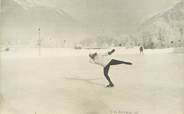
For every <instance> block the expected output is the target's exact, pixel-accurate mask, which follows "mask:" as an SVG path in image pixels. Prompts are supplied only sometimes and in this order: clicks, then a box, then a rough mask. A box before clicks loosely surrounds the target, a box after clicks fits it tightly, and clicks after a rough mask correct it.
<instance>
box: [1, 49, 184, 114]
mask: <svg viewBox="0 0 184 114" xmlns="http://www.w3.org/2000/svg"><path fill="white" fill-rule="evenodd" d="M24 51H25V50H24ZM94 51H95V50H90V51H89V50H77V51H74V50H71V51H70V50H69V49H67V51H66V50H65V51H64V49H63V50H50V52H52V54H51V55H50V54H48V53H50V52H49V51H47V52H42V56H40V57H39V56H36V54H37V51H26V53H24V54H23V55H22V53H21V51H19V50H13V52H11V51H10V52H1V64H0V65H1V69H0V70H1V71H0V73H1V74H0V84H1V88H0V89H1V96H0V100H1V104H0V113H1V114H184V53H172V52H171V51H172V49H169V50H164V51H163V52H162V51H160V50H157V51H151V50H146V51H145V54H144V55H139V53H138V52H136V53H133V52H134V51H130V52H132V53H124V52H123V51H122V52H121V50H117V54H115V55H114V56H113V57H114V58H115V59H119V60H124V61H131V62H133V65H132V66H126V65H118V66H112V67H111V69H110V72H109V75H110V77H111V79H112V81H113V82H114V84H115V87H113V88H105V86H106V84H108V83H107V81H106V79H105V77H104V76H103V70H102V68H101V67H100V66H97V65H93V64H90V63H89V58H88V55H87V54H88V53H89V52H94ZM151 52H153V53H151ZM164 52H166V53H164ZM34 54H35V55H34Z"/></svg>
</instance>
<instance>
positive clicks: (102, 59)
mask: <svg viewBox="0 0 184 114" xmlns="http://www.w3.org/2000/svg"><path fill="white" fill-rule="evenodd" d="M114 52H115V49H112V50H111V51H109V52H107V53H97V52H95V53H92V54H89V57H90V62H91V63H94V64H97V65H100V66H102V67H103V72H104V75H105V77H106V79H107V81H108V82H109V84H108V85H107V86H106V87H113V86H114V84H113V82H112V81H111V79H110V77H109V75H108V72H109V68H110V66H111V65H119V64H127V65H132V63H131V62H125V61H120V60H115V59H112V58H111V55H112V53H114Z"/></svg>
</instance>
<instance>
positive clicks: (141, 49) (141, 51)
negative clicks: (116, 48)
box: [139, 46, 144, 54]
mask: <svg viewBox="0 0 184 114" xmlns="http://www.w3.org/2000/svg"><path fill="white" fill-rule="evenodd" d="M139 51H140V54H143V51H144V48H143V46H140V47H139Z"/></svg>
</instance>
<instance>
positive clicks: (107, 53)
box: [102, 49, 115, 56]
mask: <svg viewBox="0 0 184 114" xmlns="http://www.w3.org/2000/svg"><path fill="white" fill-rule="evenodd" d="M114 52H115V49H112V50H111V51H108V52H106V53H103V54H102V55H103V56H108V55H111V54H112V53H114Z"/></svg>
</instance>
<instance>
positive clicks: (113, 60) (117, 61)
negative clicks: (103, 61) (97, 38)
mask: <svg viewBox="0 0 184 114" xmlns="http://www.w3.org/2000/svg"><path fill="white" fill-rule="evenodd" d="M118 64H127V65H132V63H131V62H125V61H120V60H115V59H112V60H111V61H110V63H109V65H118Z"/></svg>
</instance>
